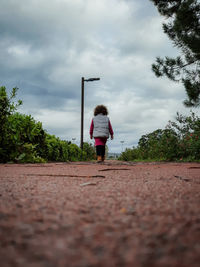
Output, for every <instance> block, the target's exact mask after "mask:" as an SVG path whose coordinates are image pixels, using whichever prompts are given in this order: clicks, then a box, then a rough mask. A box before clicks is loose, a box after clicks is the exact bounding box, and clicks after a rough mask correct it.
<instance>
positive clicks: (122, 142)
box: [120, 141, 124, 152]
mask: <svg viewBox="0 0 200 267" xmlns="http://www.w3.org/2000/svg"><path fill="white" fill-rule="evenodd" d="M120 143H121V144H122V152H123V144H124V141H120Z"/></svg>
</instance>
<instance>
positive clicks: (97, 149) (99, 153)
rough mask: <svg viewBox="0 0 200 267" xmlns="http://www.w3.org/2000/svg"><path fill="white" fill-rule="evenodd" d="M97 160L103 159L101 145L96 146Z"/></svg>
mask: <svg viewBox="0 0 200 267" xmlns="http://www.w3.org/2000/svg"><path fill="white" fill-rule="evenodd" d="M96 154H97V160H98V161H101V146H96Z"/></svg>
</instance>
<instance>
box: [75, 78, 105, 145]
mask: <svg viewBox="0 0 200 267" xmlns="http://www.w3.org/2000/svg"><path fill="white" fill-rule="evenodd" d="M99 80H100V78H89V79H85V78H84V77H82V78H81V144H80V146H81V149H83V128H84V82H93V81H99Z"/></svg>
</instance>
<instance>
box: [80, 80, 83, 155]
mask: <svg viewBox="0 0 200 267" xmlns="http://www.w3.org/2000/svg"><path fill="white" fill-rule="evenodd" d="M83 124H84V77H82V81H81V144H80V146H81V149H82V150H83Z"/></svg>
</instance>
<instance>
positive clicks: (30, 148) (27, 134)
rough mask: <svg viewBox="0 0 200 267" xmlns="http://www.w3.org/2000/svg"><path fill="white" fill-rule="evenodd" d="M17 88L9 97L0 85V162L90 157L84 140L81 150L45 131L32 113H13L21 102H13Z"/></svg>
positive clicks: (73, 159) (89, 150) (86, 158)
mask: <svg viewBox="0 0 200 267" xmlns="http://www.w3.org/2000/svg"><path fill="white" fill-rule="evenodd" d="M16 92H17V88H13V90H12V93H11V96H10V97H8V94H7V92H6V88H5V87H0V162H8V161H14V162H45V161H69V160H70V161H78V160H88V159H92V158H93V154H94V149H93V148H92V146H91V145H89V144H87V143H84V149H83V151H82V150H81V149H80V148H79V147H78V146H77V145H75V144H71V142H68V141H65V140H60V139H59V138H58V137H56V136H55V135H50V134H48V133H47V132H46V131H45V130H44V129H43V127H42V123H41V122H36V121H35V120H34V118H33V117H32V116H31V115H25V114H20V113H18V112H16V109H17V107H18V106H19V105H21V104H22V101H21V100H19V101H18V102H17V104H15V103H14V102H12V100H13V99H14V98H15V97H16Z"/></svg>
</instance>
